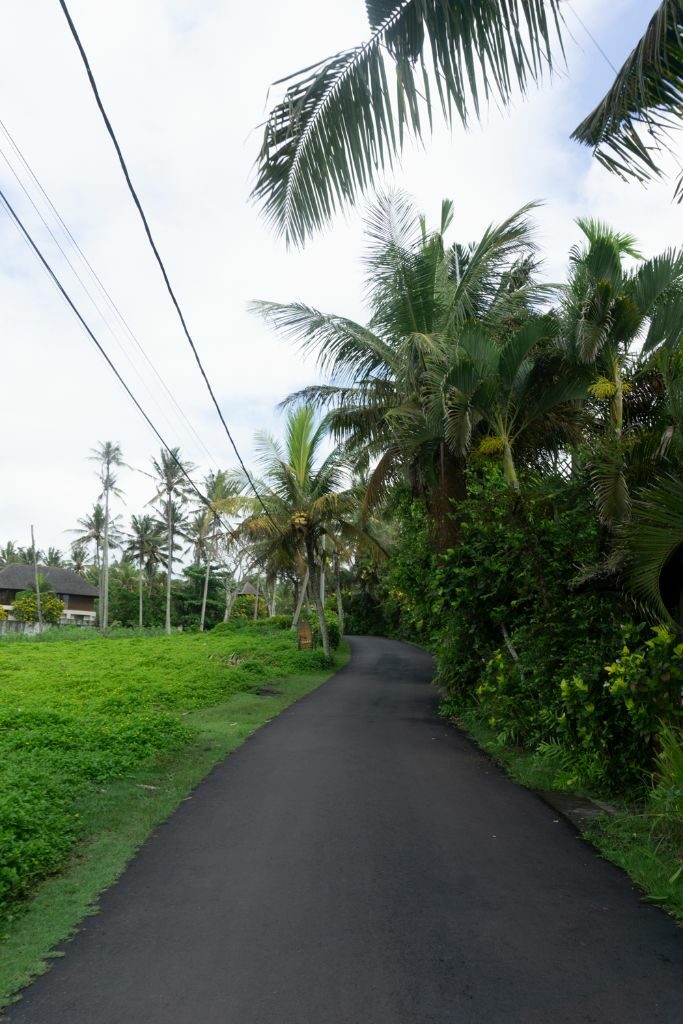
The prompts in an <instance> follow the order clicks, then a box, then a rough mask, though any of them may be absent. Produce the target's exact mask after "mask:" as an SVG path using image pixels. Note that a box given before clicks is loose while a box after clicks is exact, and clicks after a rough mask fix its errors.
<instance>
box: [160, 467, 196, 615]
mask: <svg viewBox="0 0 683 1024" xmlns="http://www.w3.org/2000/svg"><path fill="white" fill-rule="evenodd" d="M152 466H153V468H154V472H155V473H156V476H157V492H156V494H155V496H154V498H153V499H152V501H160V506H159V507H160V512H161V516H162V518H163V522H164V526H165V529H166V560H167V567H166V624H165V625H166V633H167V635H170V633H171V580H172V576H173V552H174V547H175V538H176V535H177V534H178V532H179V526H180V524H181V518H182V505H183V503H184V502H185V501H186V500H187V497H188V495H189V494H190V492H191V489H192V488H191V484H190V481H189V474H190V473H191V472H192V470H193V469H194V466H193V465H192V463H191V462H185V461H183V460H182V459H181V458H180V449H179V448H171V449H170V450H169V451H166V449H165V448H162V450H161V452H160V454H159V458H158V459H152Z"/></svg>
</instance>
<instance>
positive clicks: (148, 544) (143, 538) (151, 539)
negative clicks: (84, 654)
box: [125, 515, 165, 627]
mask: <svg viewBox="0 0 683 1024" xmlns="http://www.w3.org/2000/svg"><path fill="white" fill-rule="evenodd" d="M125 550H126V554H127V555H129V556H130V557H131V558H133V559H135V561H136V562H137V564H138V587H139V592H138V600H139V624H140V626H141V627H142V620H143V616H142V612H143V596H142V595H143V580H144V577H145V575H147V577H148V579H151V578H152V576H153V575H154V570H155V569H156V567H157V566H158V565H161V564H163V561H164V552H165V540H164V535H163V531H162V528H161V526H160V524H159V523H158V521H157V520H156V519H154V517H153V516H149V515H144V516H135V515H134V516H131V520H130V533H129V535H128V543H127V544H126V549H125Z"/></svg>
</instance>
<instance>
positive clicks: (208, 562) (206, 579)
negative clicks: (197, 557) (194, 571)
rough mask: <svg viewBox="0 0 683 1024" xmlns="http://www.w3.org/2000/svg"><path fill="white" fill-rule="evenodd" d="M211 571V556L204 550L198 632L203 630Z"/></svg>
mask: <svg viewBox="0 0 683 1024" xmlns="http://www.w3.org/2000/svg"><path fill="white" fill-rule="evenodd" d="M210 573H211V558H210V555H209V552H208V551H207V552H206V572H205V574H204V593H203V594H202V614H201V616H200V618H199V632H200V633H203V632H204V620H205V618H206V599H207V597H208V594H209V574H210Z"/></svg>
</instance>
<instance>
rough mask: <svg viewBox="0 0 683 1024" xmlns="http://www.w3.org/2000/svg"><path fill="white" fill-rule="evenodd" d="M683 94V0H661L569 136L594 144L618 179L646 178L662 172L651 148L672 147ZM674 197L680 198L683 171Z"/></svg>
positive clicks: (682, 103)
mask: <svg viewBox="0 0 683 1024" xmlns="http://www.w3.org/2000/svg"><path fill="white" fill-rule="evenodd" d="M682 94H683V0H663V3H662V4H661V5H660V6H659V8H658V10H657V11H656V12H655V14H654V16H653V17H652V20H651V21H650V23H649V25H648V27H647V29H646V31H645V35H644V36H643V37H642V39H641V40H640V42H639V43H638V45H637V46H636V48H635V49H634V50H633V52H632V53H631V54H630V55H629V57H628V59H627V60H626V61H625V63H624V64H623V66H622V68H621V70H620V71H619V74H618V75H617V77H616V79H615V81H614V84H613V85H612V87H611V89H610V90H609V92H608V93H607V94H606V96H605V97H604V98H603V99H602V101H601V102H600V103H599V104H598V106H597V107H596V108H595V110H594V111H593V112H592V113H591V114H589V115H588V117H587V118H586V119H585V120H584V121H582V122H581V124H580V125H579V126H578V127H577V128H576V129H575V131H574V133H573V135H572V138H573V139H576V140H578V141H579V142H583V143H584V144H585V145H587V146H592V147H593V149H594V150H595V155H596V157H597V159H598V160H599V161H600V163H602V164H603V165H604V166H605V167H606V168H607V169H608V170H609V171H612V172H613V173H615V174H618V175H619V176H620V177H621V178H625V179H627V178H629V177H630V178H636V179H637V180H639V181H650V180H652V179H653V178H656V177H659V176H660V174H661V171H660V169H659V167H658V165H657V162H656V160H655V157H654V156H653V150H654V151H656V150H657V149H660V148H665V149H671V148H672V140H671V138H670V136H671V132H672V130H675V129H676V128H680V121H681V115H682V114H683V102H682V100H681V95H682ZM642 129H645V131H646V132H647V133H649V134H650V136H651V138H650V140H648V139H647V137H646V136H643V134H642ZM653 143H654V145H653ZM676 195H677V197H678V199H679V201H680V200H681V199H683V174H682V175H681V177H680V178H679V181H678V185H677V189H676Z"/></svg>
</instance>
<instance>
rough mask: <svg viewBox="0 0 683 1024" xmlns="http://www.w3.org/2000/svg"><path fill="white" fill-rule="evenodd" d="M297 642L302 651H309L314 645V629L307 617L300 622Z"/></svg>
mask: <svg viewBox="0 0 683 1024" xmlns="http://www.w3.org/2000/svg"><path fill="white" fill-rule="evenodd" d="M297 643H298V645H299V650H300V651H308V650H310V648H311V647H312V646H313V631H312V629H311V627H310V625H309V624H308V622H307V620H306V619H302V620H301V622H300V623H299V633H298V635H297Z"/></svg>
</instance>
